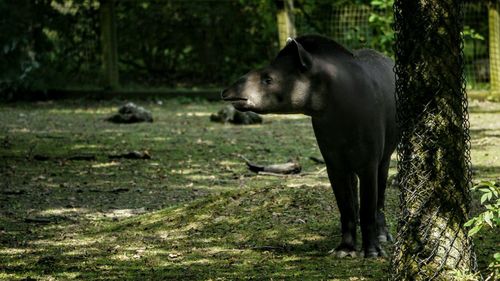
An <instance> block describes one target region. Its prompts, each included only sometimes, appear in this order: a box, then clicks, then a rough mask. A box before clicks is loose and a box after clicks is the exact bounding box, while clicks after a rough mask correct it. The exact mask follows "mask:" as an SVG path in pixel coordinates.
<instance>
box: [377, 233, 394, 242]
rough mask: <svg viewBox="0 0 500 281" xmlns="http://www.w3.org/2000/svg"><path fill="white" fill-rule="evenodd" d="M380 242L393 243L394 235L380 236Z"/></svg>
mask: <svg viewBox="0 0 500 281" xmlns="http://www.w3.org/2000/svg"><path fill="white" fill-rule="evenodd" d="M378 241H379V242H380V243H387V242H392V235H391V234H390V233H387V234H381V235H379V236H378Z"/></svg>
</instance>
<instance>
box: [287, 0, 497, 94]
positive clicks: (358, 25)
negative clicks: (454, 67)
mask: <svg viewBox="0 0 500 281" xmlns="http://www.w3.org/2000/svg"><path fill="white" fill-rule="evenodd" d="M311 2H315V3H316V5H315V6H316V7H318V8H317V9H315V10H307V6H306V7H304V5H302V6H300V5H296V6H297V9H296V14H295V19H296V27H297V33H298V34H299V35H301V34H307V33H320V34H323V35H327V36H329V37H331V38H333V39H334V40H336V41H337V42H339V43H341V44H343V45H344V46H346V47H348V48H350V49H358V48H367V47H370V48H375V49H377V50H379V51H386V50H385V48H384V46H380V45H378V46H377V45H376V44H375V45H374V44H373V42H374V41H376V40H375V39H376V38H375V36H376V30H375V28H376V26H375V25H374V24H373V23H372V22H370V17H371V16H372V15H374V14H375V13H376V12H377V11H376V10H374V9H373V8H372V7H370V6H367V5H353V4H344V5H337V4H335V3H333V2H330V3H329V4H325V1H321V0H317V1H311ZM311 2H309V3H311ZM318 3H319V4H318ZM460 5H463V6H462V7H463V13H464V30H463V34H464V55H465V56H464V63H465V75H466V80H467V87H468V89H472V90H487V89H489V82H490V72H489V65H490V62H489V55H488V54H489V53H488V50H489V49H488V42H489V41H488V40H489V36H488V3H487V1H463V2H461V3H460ZM388 49H389V50H387V51H388V52H389V55H392V53H390V52H391V51H392V50H391V48H388Z"/></svg>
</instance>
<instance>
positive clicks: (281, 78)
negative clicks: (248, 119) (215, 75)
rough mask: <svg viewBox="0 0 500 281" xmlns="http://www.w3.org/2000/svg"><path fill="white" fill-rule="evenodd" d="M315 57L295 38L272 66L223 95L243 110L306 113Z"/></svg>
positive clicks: (240, 82)
mask: <svg viewBox="0 0 500 281" xmlns="http://www.w3.org/2000/svg"><path fill="white" fill-rule="evenodd" d="M313 64H314V61H313V56H312V55H311V54H310V53H309V52H307V51H306V50H305V49H304V47H303V46H302V45H301V44H300V43H299V42H297V41H296V40H294V39H289V40H288V43H287V45H286V46H285V48H283V50H281V51H280V53H279V54H278V56H277V57H276V58H275V59H274V61H272V62H271V64H270V65H269V66H267V67H265V68H263V69H260V70H253V71H250V72H249V73H247V74H246V75H244V76H243V77H241V78H239V79H238V81H236V82H235V83H234V84H233V85H231V86H230V87H229V88H227V89H225V90H223V91H222V93H221V96H222V99H223V100H225V101H229V102H231V103H232V104H233V106H234V107H235V108H236V109H237V110H240V111H253V112H257V113H304V112H305V107H306V104H307V103H308V102H310V97H309V96H310V74H311V70H312V68H313V66H314V65H313Z"/></svg>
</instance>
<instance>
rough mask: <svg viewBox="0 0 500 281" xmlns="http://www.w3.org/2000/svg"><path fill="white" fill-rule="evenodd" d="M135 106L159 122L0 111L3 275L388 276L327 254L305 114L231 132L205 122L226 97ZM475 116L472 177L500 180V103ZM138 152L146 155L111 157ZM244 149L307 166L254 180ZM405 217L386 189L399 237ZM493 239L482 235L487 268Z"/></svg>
mask: <svg viewBox="0 0 500 281" xmlns="http://www.w3.org/2000/svg"><path fill="white" fill-rule="evenodd" d="M139 103H140V104H141V105H143V106H145V107H147V108H149V109H151V110H152V111H153V114H154V118H155V120H154V122H153V123H141V124H129V125H117V124H112V123H109V122H106V121H105V118H106V117H108V116H110V115H111V114H112V113H113V112H114V111H115V110H116V109H117V107H118V106H119V105H121V104H123V101H107V102H89V101H72V102H69V101H67V102H41V103H30V104H28V103H26V104H2V105H0V120H1V123H0V168H1V170H0V173H1V174H0V176H1V178H2V181H1V183H0V184H1V185H0V279H2V280H73V279H76V280H284V279H286V280H385V279H386V274H387V272H388V271H389V268H388V259H383V258H381V259H363V258H359V257H357V258H347V259H338V258H336V257H334V256H333V255H331V254H329V253H328V252H329V250H330V249H332V248H333V247H335V246H336V244H337V243H338V242H339V240H340V236H339V233H338V231H337V230H338V229H339V219H338V217H339V214H338V210H337V207H336V204H335V199H334V197H333V194H332V191H331V188H330V186H329V182H328V179H327V176H326V172H325V169H324V167H323V165H321V164H317V163H315V162H314V161H311V160H310V159H309V157H311V156H314V157H320V154H319V151H318V148H317V146H316V143H315V139H314V135H313V132H312V128H311V125H310V120H309V119H308V118H307V117H305V116H301V115H288V116H278V115H269V116H265V117H264V118H265V121H264V124H262V125H250V126H235V125H229V124H226V125H224V124H219V123H212V122H210V121H209V115H210V114H211V113H215V112H216V111H217V110H218V109H220V108H221V107H222V106H223V105H222V104H221V103H208V102H204V101H192V100H188V99H175V100H166V101H163V102H159V101H151V102H139ZM470 112H471V114H470V121H471V137H472V141H471V142H472V153H471V154H472V163H473V177H474V181H475V182H478V181H479V180H483V179H493V180H498V179H499V178H500V159H499V157H500V142H499V140H500V104H498V103H497V104H495V103H488V102H471V104H470ZM134 150H135V151H141V152H144V151H147V153H148V154H149V155H150V156H151V157H152V158H151V159H110V158H109V156H110V155H111V156H112V155H117V154H122V153H127V152H130V151H134ZM241 155H243V156H245V157H247V158H249V159H251V160H252V161H255V162H258V163H280V162H286V161H287V160H289V159H295V160H298V161H299V162H300V163H301V165H302V168H303V170H302V173H301V174H300V175H294V176H282V177H277V176H270V175H256V174H254V173H252V172H249V171H248V170H247V168H246V166H245V163H244V162H243V160H242V159H241ZM75 157H76V158H75ZM94 157H95V159H94ZM78 159H84V160H78ZM394 160H395V159H394ZM394 173H395V161H393V162H392V163H391V174H392V175H393V174H394ZM474 208H475V210H476V211H478V210H479V204H478V203H477V202H474ZM397 213H398V190H397V189H396V188H394V187H392V188H389V190H388V199H387V214H388V219H389V223H390V225H391V232H392V233H393V234H395V232H396V221H397ZM497 234H498V233H495V232H494V231H489V232H488V231H487V232H485V233H483V234H480V235H478V236H477V237H476V239H475V243H476V246H477V247H476V250H477V253H478V259H479V266H480V268H481V269H483V270H484V268H485V267H486V266H487V264H488V260H489V259H491V256H492V255H493V253H494V252H495V251H498V245H499V242H500V241H499V238H498V235H497ZM386 248H387V249H388V252H390V251H391V246H390V245H387V246H386Z"/></svg>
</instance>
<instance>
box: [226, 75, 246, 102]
mask: <svg viewBox="0 0 500 281" xmlns="http://www.w3.org/2000/svg"><path fill="white" fill-rule="evenodd" d="M245 81H246V78H245V77H242V78H240V79H239V80H238V81H236V83H234V84H233V85H231V86H230V87H229V88H226V89H224V90H222V91H221V92H220V97H221V99H223V100H225V101H246V100H247V99H246V98H244V97H242V96H241V94H242V92H243V88H244V86H245Z"/></svg>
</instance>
